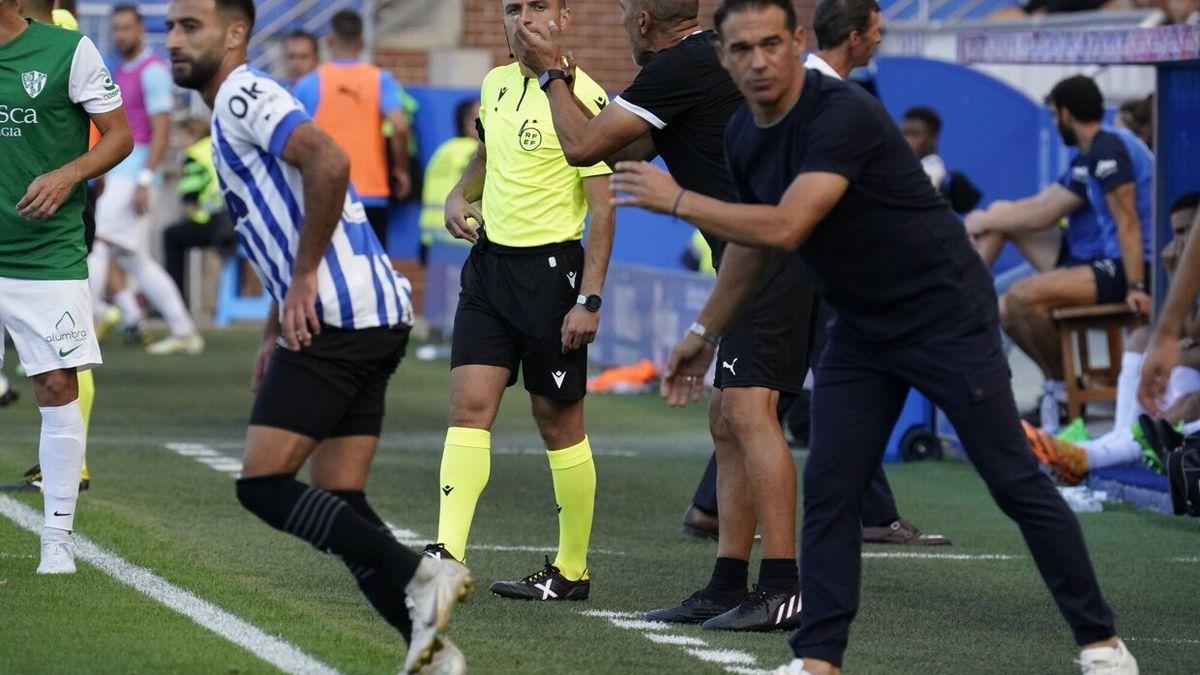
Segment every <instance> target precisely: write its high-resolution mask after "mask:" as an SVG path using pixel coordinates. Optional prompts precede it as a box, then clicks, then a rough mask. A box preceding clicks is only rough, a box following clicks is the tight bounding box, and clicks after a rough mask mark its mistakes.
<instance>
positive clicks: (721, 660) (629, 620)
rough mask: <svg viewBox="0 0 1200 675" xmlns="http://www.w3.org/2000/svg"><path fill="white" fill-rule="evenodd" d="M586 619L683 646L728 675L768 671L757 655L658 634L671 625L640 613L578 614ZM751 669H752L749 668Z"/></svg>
mask: <svg viewBox="0 0 1200 675" xmlns="http://www.w3.org/2000/svg"><path fill="white" fill-rule="evenodd" d="M579 613H580V614H581V615H583V616H595V617H600V618H603V619H608V621H609V623H611V624H612V625H614V626H616V627H617V628H620V629H622V630H635V631H640V632H641V635H642V637H644V638H646V639H647V640H649V641H651V642H654V643H657V644H662V645H673V646H676V647H683V648H684V651H685V652H687V653H688V654H689V655H691V656H692V657H694V658H697V659H700V660H701V661H705V662H707V663H715V664H718V665H721V666H723V667H724V668H725V670H726V671H727V672H730V673H738V674H743V673H745V674H749V675H761V674H762V673H767V672H768V671H765V670H759V669H757V668H755V666H757V665H758V661H757V660H756V659H755V658H754V655H752V654H748V653H746V652H743V651H738V650H736V649H715V648H713V647H712V646H711V645H709V644H708V643H707V642H705V641H704V640H702V639H701V638H698V637H692V636H690V635H676V634H674V633H662V632H655V631H665V630H669V629H670V628H672V626H671V624H668V623H663V622H656V621H644V620H641V619H640V618H634V617H640V616H641V615H640V614H637V613H634V612H614V611H609V610H603V609H585V610H583V611H581V612H579ZM747 666H750V667H747Z"/></svg>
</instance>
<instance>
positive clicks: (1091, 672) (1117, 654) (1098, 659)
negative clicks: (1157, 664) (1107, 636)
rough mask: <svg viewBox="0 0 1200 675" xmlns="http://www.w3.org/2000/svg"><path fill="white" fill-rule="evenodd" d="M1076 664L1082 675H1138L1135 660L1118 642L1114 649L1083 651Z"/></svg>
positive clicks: (1122, 644) (1104, 648) (1123, 645)
mask: <svg viewBox="0 0 1200 675" xmlns="http://www.w3.org/2000/svg"><path fill="white" fill-rule="evenodd" d="M1076 663H1078V664H1079V667H1080V669H1081V670H1082V671H1083V675H1138V664H1137V659H1135V658H1133V654H1132V653H1130V651H1129V649H1127V648H1126V647H1125V643H1124V642H1121V641H1120V640H1117V646H1116V647H1096V648H1094V649H1084V650H1083V651H1081V652H1079V660H1078V661H1076Z"/></svg>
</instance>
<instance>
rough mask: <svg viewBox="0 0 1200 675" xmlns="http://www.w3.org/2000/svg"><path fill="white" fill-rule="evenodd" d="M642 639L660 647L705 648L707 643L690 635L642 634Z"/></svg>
mask: <svg viewBox="0 0 1200 675" xmlns="http://www.w3.org/2000/svg"><path fill="white" fill-rule="evenodd" d="M642 637H644V638H646V639H647V640H649V641H651V642H657V643H658V644H660V645H681V646H693V647H707V646H708V643H707V642H705V641H704V640H701V639H700V638H698V637H692V636H690V635H675V634H673V633H642Z"/></svg>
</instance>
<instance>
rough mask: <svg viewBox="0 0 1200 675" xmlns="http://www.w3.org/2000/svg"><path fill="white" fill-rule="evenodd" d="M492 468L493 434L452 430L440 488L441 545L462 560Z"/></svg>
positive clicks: (448, 430)
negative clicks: (480, 496) (476, 505)
mask: <svg viewBox="0 0 1200 675" xmlns="http://www.w3.org/2000/svg"><path fill="white" fill-rule="evenodd" d="M491 469H492V434H491V432H488V431H485V430H483V429H467V428H466V427H450V428H449V429H447V430H446V447H445V449H443V450H442V471H441V477H440V479H439V480H440V481H441V484H440V485H439V486H438V491H439V492H441V494H442V496H441V508H440V509H439V511H438V537H437V540H438V542H439V543H441V544H442V545H444V546H445V547H446V551H448V552H449V553H450V555H452V556H454V557H455V558H457V559H458V560H460V561H465V560H466V553H467V537H468V535H470V533H471V520H473V519H474V518H475V504H476V503H478V502H479V495H481V494H483V488H485V487H487V482H488V475H489V474H490V473H491Z"/></svg>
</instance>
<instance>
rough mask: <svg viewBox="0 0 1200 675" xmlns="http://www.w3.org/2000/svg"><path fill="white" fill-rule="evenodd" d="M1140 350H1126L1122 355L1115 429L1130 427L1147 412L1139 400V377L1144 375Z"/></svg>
mask: <svg viewBox="0 0 1200 675" xmlns="http://www.w3.org/2000/svg"><path fill="white" fill-rule="evenodd" d="M1143 358H1144V356H1143V355H1142V354H1139V353H1138V352H1125V355H1124V356H1122V357H1121V374H1120V375H1118V376H1117V410H1116V412H1115V414H1114V415H1113V428H1114V429H1128V428H1129V427H1131V426H1133V424H1134V423H1135V422H1137V418H1138V415H1141V414H1142V413H1144V412H1146V410H1145V409H1144V408H1142V404H1141V403H1138V400H1137V388H1138V379H1139V378H1140V377H1141V376H1142V359H1143Z"/></svg>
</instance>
